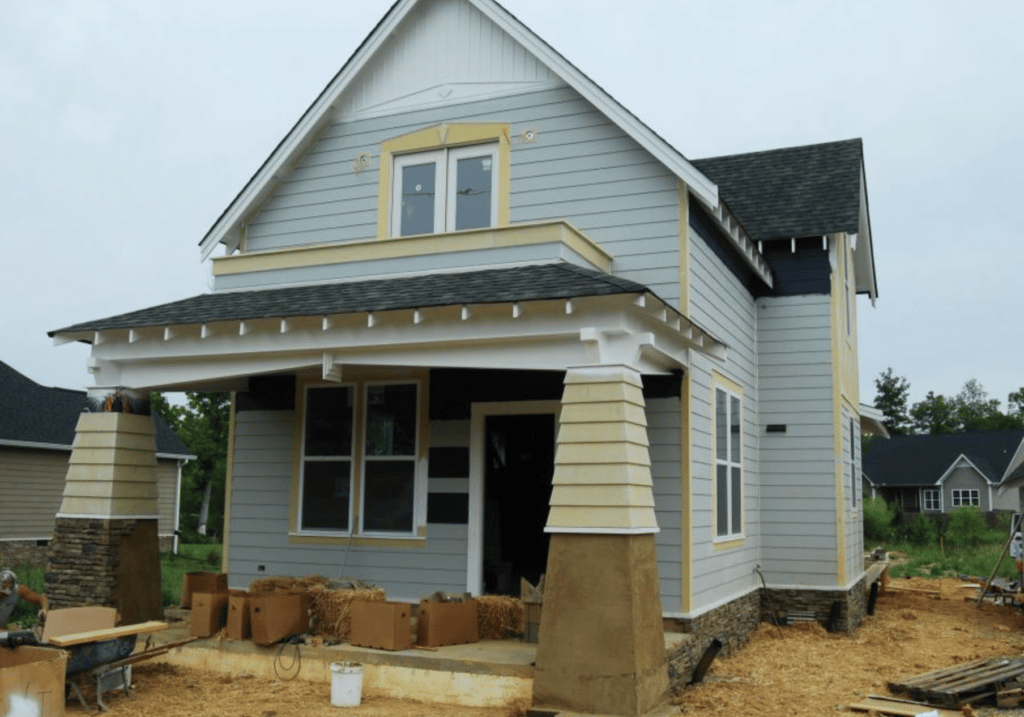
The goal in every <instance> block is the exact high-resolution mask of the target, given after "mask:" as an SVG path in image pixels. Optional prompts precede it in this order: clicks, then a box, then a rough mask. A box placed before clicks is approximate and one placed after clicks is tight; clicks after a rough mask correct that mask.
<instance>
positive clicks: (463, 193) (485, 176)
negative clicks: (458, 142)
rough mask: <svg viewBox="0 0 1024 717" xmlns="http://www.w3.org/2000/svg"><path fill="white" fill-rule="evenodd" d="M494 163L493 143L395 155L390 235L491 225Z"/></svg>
mask: <svg viewBox="0 0 1024 717" xmlns="http://www.w3.org/2000/svg"><path fill="white" fill-rule="evenodd" d="M497 166H498V145H497V144H496V143H493V144H489V145H477V146H469V147H451V148H445V149H440V150H435V151H432V152H417V153H415V154H403V155H399V156H397V157H395V165H394V187H393V189H392V192H391V196H392V206H391V235H392V236H409V235H410V234H432V233H440V232H449V231H458V230H460V229H481V228H484V227H490V226H494V225H495V223H496V218H497V213H498V195H497V191H496V187H495V184H496V182H495V174H496V171H495V170H496V169H497Z"/></svg>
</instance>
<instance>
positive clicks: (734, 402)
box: [729, 396, 740, 463]
mask: <svg viewBox="0 0 1024 717" xmlns="http://www.w3.org/2000/svg"><path fill="white" fill-rule="evenodd" d="M729 409H730V414H729V422H730V423H729V435H730V436H731V437H732V438H731V442H730V445H729V450H730V451H731V453H730V456H729V460H730V461H732V462H733V463H739V462H740V400H739V399H738V398H736V397H734V396H730V397H729Z"/></svg>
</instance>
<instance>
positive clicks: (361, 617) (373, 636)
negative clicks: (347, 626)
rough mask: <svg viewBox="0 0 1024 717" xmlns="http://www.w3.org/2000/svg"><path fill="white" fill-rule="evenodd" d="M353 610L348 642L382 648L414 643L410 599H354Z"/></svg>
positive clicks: (406, 648) (390, 648)
mask: <svg viewBox="0 0 1024 717" xmlns="http://www.w3.org/2000/svg"><path fill="white" fill-rule="evenodd" d="M350 610H351V614H352V631H351V632H350V633H349V642H351V643H352V644H353V645H359V646H361V647H376V648H377V649H379V650H408V649H409V648H410V647H412V618H411V615H412V605H410V604H409V603H407V602H369V601H366V600H354V601H353V602H352V604H351V607H350Z"/></svg>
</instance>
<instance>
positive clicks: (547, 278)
mask: <svg viewBox="0 0 1024 717" xmlns="http://www.w3.org/2000/svg"><path fill="white" fill-rule="evenodd" d="M647 291H648V289H647V288H646V287H645V286H643V285H642V284H637V283H636V282H634V281H629V280H627V279H621V278H619V277H615V276H611V275H609V274H604V273H602V272H599V271H594V270H592V269H585V268H583V267H580V266H576V265H575V264H568V263H564V262H563V263H555V264H544V265H531V266H518V267H512V268H507V269H485V270H480V271H469V272H461V273H448V274H429V275H424V276H409V277H400V278H394V279H370V280H365V281H350V282H340V283H334V284H315V285H311V286H295V287H285V288H281V289H258V290H252V291H231V292H219V293H212V294H200V295H199V296H193V297H192V298H190V299H182V300H181V301H174V302H171V303H169V304H161V305H160V306H153V307H150V308H148V309H141V310H139V311H133V312H130V313H127V314H120V315H118V316H111V317H108V318H105V319H96V320H95V321H86V322H83V323H80V324H75V325H73V326H68V327H65V328H63V329H57V330H56V331H51V332H49V334H50V336H53V335H55V334H60V333H71V332H78V331H104V330H108V329H128V328H138V327H142V326H169V325H175V324H196V323H205V322H213V321H240V320H245V319H263V318H286V317H289V316H323V315H327V314H348V313H359V312H363V311H389V310H394V309H415V308H425V307H430V306H452V305H455V306H457V305H461V304H492V303H506V302H513V301H537V300H543V299H571V298H574V297H579V296H607V295H612V294H638V293H643V292H647Z"/></svg>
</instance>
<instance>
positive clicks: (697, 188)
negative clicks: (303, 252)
mask: <svg viewBox="0 0 1024 717" xmlns="http://www.w3.org/2000/svg"><path fill="white" fill-rule="evenodd" d="M431 1H432V0H397V2H395V4H394V5H392V6H391V9H390V10H388V12H387V14H386V15H385V16H384V17H383V18H382V19H381V21H380V22H379V23H378V24H377V26H376V27H375V28H374V29H373V30H372V31H371V32H370V34H369V35H368V36H367V38H366V39H365V40H363V42H362V44H361V45H360V46H359V47H358V48H357V49H356V51H355V52H354V53H353V54H352V56H351V57H350V58H349V59H348V61H347V62H346V63H345V64H344V65H343V66H342V68H341V70H339V71H338V73H337V74H336V75H335V76H334V78H333V79H332V80H331V81H330V82H329V83H328V84H327V86H326V87H325V88H324V89H323V90H322V91H321V93H320V95H319V96H318V97H317V98H316V100H314V101H313V104H312V105H310V106H309V108H308V109H307V110H306V111H305V112H304V113H303V115H302V116H301V117H300V118H299V120H298V122H296V123H295V125H294V126H293V127H292V129H291V130H290V131H289V132H288V134H287V135H286V136H285V137H284V138H283V139H282V140H281V141H280V143H278V145H277V147H275V148H274V151H273V152H272V153H271V154H270V156H269V157H268V158H267V159H266V160H265V161H264V162H263V164H262V165H261V166H260V168H259V169H258V170H256V173H255V174H254V175H253V176H252V178H250V179H249V181H248V182H247V183H246V185H245V186H244V187H243V188H242V190H241V192H239V194H238V195H237V196H236V197H235V199H234V200H233V201H232V202H231V204H229V205H228V207H227V208H226V209H225V210H224V211H223V213H222V214H221V215H220V217H219V218H218V219H217V221H216V222H214V224H213V226H212V227H210V229H209V231H208V232H207V233H206V236H204V237H203V239H202V240H201V241H200V243H199V245H200V249H201V254H202V258H203V259H206V258H207V257H209V256H210V254H211V253H212V252H213V250H214V249H215V248H216V246H217V245H218V244H220V243H222V242H225V243H231V241H232V239H231V236H232V235H233V233H235V232H236V231H237V229H238V227H239V226H240V225H241V223H242V222H243V221H244V220H245V217H246V216H247V215H248V214H249V212H250V211H252V210H253V209H254V208H255V207H257V206H259V204H260V203H261V202H262V201H263V200H264V199H265V198H266V197H267V196H268V194H269V192H270V191H271V190H272V188H273V187H274V186H275V185H276V184H277V182H278V181H279V179H280V177H281V176H283V175H284V174H285V173H287V171H288V167H289V166H290V164H291V163H292V162H293V161H294V160H295V159H296V158H297V157H298V156H300V155H301V154H302V152H303V151H304V150H305V149H306V147H307V146H308V144H309V143H310V142H311V141H312V140H313V139H314V138H315V136H316V135H317V134H318V133H319V132H320V131H321V130H322V129H323V128H324V127H325V126H326V125H327V124H328V123H329V122H330V119H331V116H332V114H333V113H334V112H335V110H336V107H337V106H338V104H339V101H340V99H341V97H342V94H343V93H344V92H345V89H346V88H347V87H348V86H349V85H350V84H351V83H352V82H353V81H354V80H355V79H356V77H357V76H358V75H359V73H360V71H361V70H362V69H363V68H364V67H365V66H366V65H367V63H368V61H369V60H370V58H371V57H373V55H374V53H376V52H377V51H378V50H379V49H380V48H381V46H382V45H383V44H384V43H385V42H386V41H387V40H388V38H389V37H391V36H392V35H393V34H394V33H395V32H396V31H397V30H398V28H399V26H400V25H401V24H402V22H403V20H404V19H405V18H406V17H407V16H408V14H409V12H410V11H411V10H412V9H413V8H414V7H415V6H417V5H418V4H420V3H426V2H431ZM463 1H464V2H467V3H470V4H471V5H472V6H473V7H475V8H476V9H477V10H479V11H480V12H481V13H482V14H483V15H484V16H485V17H486V18H487V19H489V20H490V21H491V22H493V23H494V24H495V25H496V26H497V27H498V28H500V29H501V30H502V31H503V32H505V33H506V34H507V35H508V36H510V37H511V38H512V39H513V40H515V41H516V42H518V43H519V44H520V45H521V46H523V47H524V48H525V49H526V50H527V51H528V52H529V53H531V54H532V55H533V56H534V57H535V58H537V59H538V60H539V61H540V62H541V63H543V64H544V65H546V66H547V67H548V68H549V69H550V70H551V71H552V72H553V73H554V74H555V75H557V76H558V77H559V78H560V79H562V80H563V81H564V82H565V83H566V84H567V85H569V86H570V87H572V88H573V89H574V90H576V91H577V92H579V94H580V95H582V96H583V97H584V98H585V99H587V100H588V101H589V102H590V103H591V104H593V105H594V106H595V107H597V108H598V109H599V110H600V111H601V112H602V113H604V114H605V115H606V116H607V117H608V118H609V119H610V120H612V122H614V123H615V124H616V125H618V126H619V128H621V129H622V130H623V131H624V132H625V133H626V134H628V135H629V136H630V137H632V138H633V139H634V140H635V141H636V142H637V143H638V144H639V145H640V146H642V147H643V148H644V149H646V150H647V151H648V152H650V153H651V154H652V155H653V156H654V157H656V158H657V159H658V160H659V161H660V162H662V163H663V164H664V165H665V166H666V167H667V168H668V169H669V170H670V171H672V172H673V173H674V174H676V176H678V177H679V178H680V179H681V180H682V181H684V182H685V183H686V184H687V186H688V187H689V188H690V190H691V191H692V192H693V193H694V194H695V195H696V196H697V197H699V198H700V199H701V201H703V202H705V203H706V204H708V205H709V206H711V207H713V208H714V207H717V206H718V188H717V187H716V186H715V185H714V184H713V183H712V182H711V181H710V180H709V179H708V178H707V177H705V176H704V175H703V174H702V173H701V172H700V171H699V170H697V169H696V168H695V167H694V165H693V164H691V163H690V162H689V161H688V160H687V159H686V158H685V157H684V156H683V155H682V154H681V153H680V152H679V151H678V150H676V149H675V148H674V147H672V145H670V144H669V143H668V142H666V141H665V140H664V139H662V138H661V137H660V136H659V135H658V134H657V133H655V132H654V131H653V130H652V129H651V128H650V127H648V126H647V125H646V124H644V123H643V122H641V121H640V120H639V119H638V118H637V117H636V116H635V115H634V114H633V113H632V112H630V111H629V110H627V109H626V108H625V107H623V106H622V105H621V104H619V102H618V101H616V100H615V99H614V98H612V96H611V95H609V94H608V93H607V92H605V91H604V90H603V89H601V87H599V86H598V85H597V83H595V82H594V81H593V80H591V79H590V78H589V77H587V76H586V75H585V74H583V73H582V72H580V70H578V69H577V68H576V67H575V66H574V65H573V64H572V63H570V62H569V61H568V60H566V59H565V58H564V57H562V55H560V54H559V53H558V52H557V51H555V50H554V49H553V48H552V47H551V46H550V45H548V44H547V43H546V42H544V40H542V39H541V38H540V37H539V36H537V35H536V34H535V33H534V32H533V31H532V30H530V29H529V28H528V27H526V25H524V24H523V23H522V22H520V21H519V20H518V19H516V17H515V16H513V15H512V14H511V13H510V12H508V11H507V10H506V9H505V8H503V7H502V6H501V5H499V4H498V3H497V2H495V0H463Z"/></svg>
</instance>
